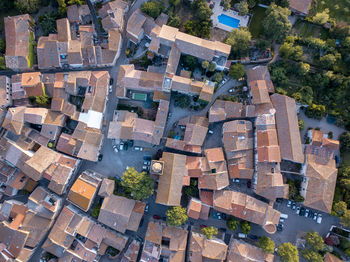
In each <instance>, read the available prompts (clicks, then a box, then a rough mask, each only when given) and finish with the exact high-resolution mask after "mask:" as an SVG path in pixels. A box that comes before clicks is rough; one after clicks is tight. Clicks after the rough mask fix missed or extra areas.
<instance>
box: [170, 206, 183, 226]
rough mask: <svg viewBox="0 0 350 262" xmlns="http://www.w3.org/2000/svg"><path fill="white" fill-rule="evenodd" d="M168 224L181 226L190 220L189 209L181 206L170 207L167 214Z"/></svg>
mask: <svg viewBox="0 0 350 262" xmlns="http://www.w3.org/2000/svg"><path fill="white" fill-rule="evenodd" d="M166 217H167V218H166V222H167V223H168V224H169V225H171V226H181V225H182V224H183V223H185V222H186V221H187V219H188V216H187V209H186V208H183V207H181V206H175V207H170V208H169V209H168V211H167V212H166Z"/></svg>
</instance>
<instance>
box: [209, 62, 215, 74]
mask: <svg viewBox="0 0 350 262" xmlns="http://www.w3.org/2000/svg"><path fill="white" fill-rule="evenodd" d="M215 69H216V65H215V64H214V63H210V64H209V66H208V71H209V72H214V71H215Z"/></svg>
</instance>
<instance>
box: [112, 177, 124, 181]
mask: <svg viewBox="0 0 350 262" xmlns="http://www.w3.org/2000/svg"><path fill="white" fill-rule="evenodd" d="M114 178H115V179H117V180H118V181H122V179H121V177H119V176H114Z"/></svg>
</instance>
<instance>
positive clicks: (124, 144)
mask: <svg viewBox="0 0 350 262" xmlns="http://www.w3.org/2000/svg"><path fill="white" fill-rule="evenodd" d="M119 150H120V151H122V150H128V144H127V143H124V142H121V143H120V144H119Z"/></svg>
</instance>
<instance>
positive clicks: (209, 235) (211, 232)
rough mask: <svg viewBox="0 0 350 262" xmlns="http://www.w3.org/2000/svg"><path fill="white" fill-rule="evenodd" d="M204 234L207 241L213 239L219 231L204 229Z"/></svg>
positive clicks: (213, 228) (212, 228)
mask: <svg viewBox="0 0 350 262" xmlns="http://www.w3.org/2000/svg"><path fill="white" fill-rule="evenodd" d="M202 233H203V235H205V237H206V238H207V239H212V238H213V236H214V235H216V234H217V233H218V230H217V229H216V228H215V227H212V226H211V227H204V228H202Z"/></svg>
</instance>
